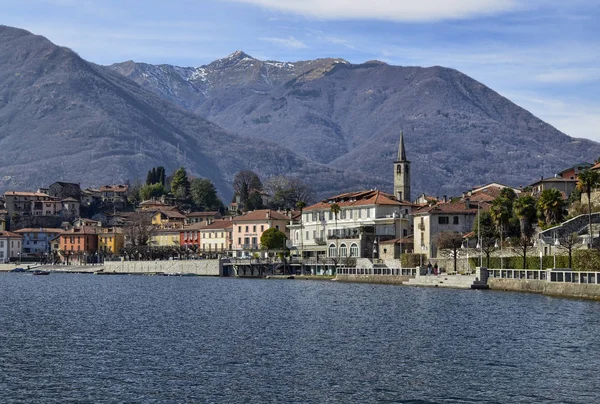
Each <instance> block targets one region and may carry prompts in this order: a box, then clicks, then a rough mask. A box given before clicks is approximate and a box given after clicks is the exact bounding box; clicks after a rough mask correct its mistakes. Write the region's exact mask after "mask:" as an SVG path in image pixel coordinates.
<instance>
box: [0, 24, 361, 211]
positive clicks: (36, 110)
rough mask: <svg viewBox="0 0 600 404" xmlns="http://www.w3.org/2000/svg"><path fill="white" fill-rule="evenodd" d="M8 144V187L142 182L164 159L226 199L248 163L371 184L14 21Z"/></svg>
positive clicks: (7, 37)
mask: <svg viewBox="0 0 600 404" xmlns="http://www.w3.org/2000/svg"><path fill="white" fill-rule="evenodd" d="M198 88H200V87H198ZM0 150H1V151H2V152H1V153H0V191H4V190H8V189H10V190H25V189H35V188H36V187H40V186H48V185H49V184H51V183H52V182H54V181H58V180H65V181H73V182H80V183H82V185H84V186H99V185H103V184H107V183H113V182H122V181H126V180H132V181H133V180H134V179H137V178H145V175H146V172H147V170H149V169H150V168H151V167H153V166H157V165H164V166H165V167H166V169H167V171H171V172H172V171H174V170H175V169H176V168H177V167H179V166H184V167H186V168H187V169H188V172H189V173H190V174H191V175H194V176H201V177H206V178H210V179H211V180H212V181H213V182H214V183H215V186H216V187H217V189H218V190H219V192H220V193H221V195H222V196H223V197H224V198H225V199H227V198H229V197H230V196H231V193H232V191H231V181H232V179H233V176H234V175H235V173H236V172H237V171H239V170H242V169H252V170H255V171H256V172H257V173H259V175H261V176H262V177H263V178H266V177H269V176H272V175H280V174H288V175H297V176H302V177H303V178H305V179H306V181H308V182H310V183H311V184H314V186H315V188H316V191H317V192H321V193H323V192H330V191H331V192H341V191H343V190H345V189H346V187H347V184H351V183H353V182H354V181H357V182H358V184H360V186H362V187H368V186H369V184H370V183H371V182H370V179H369V178H368V177H367V176H366V175H364V174H360V173H353V172H352V170H344V169H337V168H333V167H328V166H325V165H323V164H315V163H314V162H313V161H311V160H309V159H307V158H305V157H302V156H299V155H297V154H296V153H294V152H292V151H290V150H288V149H286V148H285V147H282V146H279V145H277V144H276V143H273V142H269V141H263V140H260V139H256V138H252V139H249V138H247V137H244V136H240V135H238V134H233V133H231V132H228V131H226V130H223V129H222V128H221V127H219V126H217V125H215V124H214V123H211V122H209V121H208V120H206V119H205V118H202V117H201V116H199V115H198V114H195V113H193V112H191V111H188V110H186V109H184V108H181V107H180V106H177V105H175V104H174V103H172V102H169V101H167V100H165V99H164V97H163V96H158V95H156V94H154V93H153V92H151V91H148V90H147V89H145V88H142V87H141V86H139V85H138V84H136V83H135V82H134V81H132V80H130V79H128V78H126V77H124V76H123V75H121V74H118V73H117V72H115V70H114V69H109V68H107V67H104V66H98V65H95V64H93V63H89V62H87V61H85V60H83V59H82V58H80V57H79V56H78V55H77V54H76V53H75V52H73V51H71V50H70V49H67V48H64V47H60V46H56V45H54V44H53V43H51V42H50V41H48V40H47V39H46V38H44V37H41V36H37V35H33V34H31V33H30V32H27V31H25V30H21V29H17V28H12V27H6V26H0ZM350 178H351V179H352V180H350Z"/></svg>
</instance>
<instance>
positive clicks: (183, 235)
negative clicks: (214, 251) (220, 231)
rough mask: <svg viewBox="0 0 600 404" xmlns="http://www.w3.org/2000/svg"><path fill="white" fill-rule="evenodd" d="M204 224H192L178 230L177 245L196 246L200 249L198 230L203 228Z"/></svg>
mask: <svg viewBox="0 0 600 404" xmlns="http://www.w3.org/2000/svg"><path fill="white" fill-rule="evenodd" d="M205 226H206V224H204V223H194V224H192V225H189V226H185V227H183V228H182V229H180V230H179V245H182V246H184V247H192V246H196V247H197V248H200V230H201V229H202V228H203V227H205Z"/></svg>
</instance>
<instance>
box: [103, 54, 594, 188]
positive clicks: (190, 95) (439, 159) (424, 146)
mask: <svg viewBox="0 0 600 404" xmlns="http://www.w3.org/2000/svg"><path fill="white" fill-rule="evenodd" d="M109 68H110V69H112V70H114V71H116V72H118V73H120V74H122V75H124V76H126V77H128V78H130V79H132V80H134V81H136V82H137V83H138V84H140V85H141V86H142V87H144V88H146V89H148V90H150V91H152V92H154V93H155V94H158V95H160V96H162V97H164V98H166V99H168V100H169V101H171V102H173V103H176V104H178V105H180V106H181V107H183V108H186V109H188V110H190V111H192V112H194V113H195V114H197V115H199V116H201V117H203V118H206V119H208V120H210V121H211V122H214V123H216V124H217V125H219V126H220V127H222V128H224V129H225V130H227V131H229V132H231V133H236V134H238V135H242V136H247V137H251V138H254V139H257V140H266V141H271V142H275V143H277V144H279V145H281V146H284V147H286V148H288V149H289V150H293V151H294V152H295V153H297V154H299V155H300V156H302V157H304V158H306V159H307V160H309V161H312V162H314V163H316V164H322V165H326V166H328V167H332V168H337V169H343V170H351V171H353V172H356V173H362V174H365V175H367V176H368V177H369V178H370V179H371V184H372V186H377V187H382V188H384V189H387V190H391V188H392V173H391V167H392V162H393V161H394V159H395V157H396V153H397V144H398V135H399V133H400V130H403V131H404V134H405V140H406V147H407V153H408V158H409V160H411V161H412V170H413V171H412V172H413V178H412V182H413V197H415V196H416V194H417V193H420V192H427V193H429V194H434V195H440V196H441V195H444V194H447V195H453V194H457V193H459V192H461V191H465V190H467V189H470V188H471V187H472V186H475V185H480V184H484V183H488V182H502V183H506V184H509V185H513V186H519V185H523V186H524V185H527V184H529V183H531V182H533V181H535V180H537V179H538V178H539V177H540V176H541V175H544V176H550V175H552V174H554V173H555V172H558V171H559V170H560V169H563V168H566V167H569V166H571V165H573V164H575V163H578V162H580V161H585V160H587V161H593V160H595V159H596V158H597V157H598V155H600V145H599V144H598V143H595V142H592V141H590V140H586V139H577V138H572V137H569V136H567V135H565V134H564V133H562V132H560V131H558V130H557V129H555V128H554V127H552V126H550V125H548V124H547V123H545V122H543V121H541V120H540V119H538V118H536V117H535V116H533V115H532V114H531V113H529V112H528V111H526V110H525V109H523V108H521V107H519V106H518V105H516V104H514V103H512V102H511V101H509V100H508V99H506V98H505V97H503V96H501V95H500V94H498V93H497V92H495V91H493V90H491V89H490V88H488V87H486V86H485V85H483V84H481V83H479V82H478V81H476V80H474V79H472V78H470V77H468V76H466V75H464V74H462V73H460V72H459V71H456V70H454V69H449V68H444V67H439V66H435V67H428V68H423V67H400V66H390V65H388V64H386V63H383V62H379V61H370V62H366V63H363V64H351V63H348V62H347V61H345V60H342V59H318V60H313V61H300V62H293V63H289V62H277V61H260V60H257V59H255V58H253V57H251V56H249V55H247V54H245V53H244V52H241V51H237V52H235V53H233V54H231V55H229V56H228V57H226V58H224V59H220V60H217V61H214V62H212V63H210V64H208V65H204V66H201V67H197V68H192V67H187V68H182V67H176V66H170V65H160V66H155V65H148V64H138V63H134V62H131V61H129V62H125V63H118V64H114V65H112V66H109ZM346 185H347V188H348V189H356V188H359V187H358V185H356V184H353V183H352V182H350V183H348V184H346Z"/></svg>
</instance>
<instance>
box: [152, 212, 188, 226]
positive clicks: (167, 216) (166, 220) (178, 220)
mask: <svg viewBox="0 0 600 404" xmlns="http://www.w3.org/2000/svg"><path fill="white" fill-rule="evenodd" d="M184 222H185V216H184V215H183V214H181V213H180V212H179V211H177V210H165V211H162V210H160V211H158V212H155V213H154V215H153V216H152V225H154V226H156V227H160V228H161V229H166V228H175V227H178V228H180V227H183V224H184Z"/></svg>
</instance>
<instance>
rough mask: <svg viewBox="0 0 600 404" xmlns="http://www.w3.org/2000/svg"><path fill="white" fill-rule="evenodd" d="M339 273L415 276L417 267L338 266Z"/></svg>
mask: <svg viewBox="0 0 600 404" xmlns="http://www.w3.org/2000/svg"><path fill="white" fill-rule="evenodd" d="M336 271H337V273H338V274H339V275H388V276H416V275H417V271H418V268H355V267H338V268H337V269H336Z"/></svg>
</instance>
